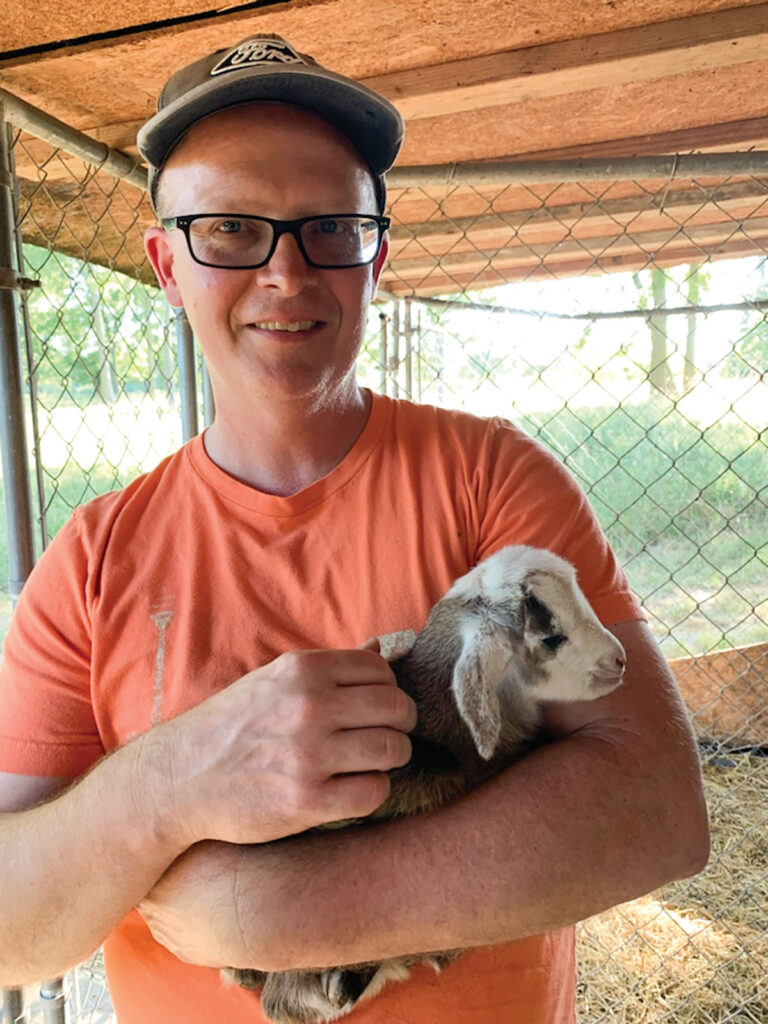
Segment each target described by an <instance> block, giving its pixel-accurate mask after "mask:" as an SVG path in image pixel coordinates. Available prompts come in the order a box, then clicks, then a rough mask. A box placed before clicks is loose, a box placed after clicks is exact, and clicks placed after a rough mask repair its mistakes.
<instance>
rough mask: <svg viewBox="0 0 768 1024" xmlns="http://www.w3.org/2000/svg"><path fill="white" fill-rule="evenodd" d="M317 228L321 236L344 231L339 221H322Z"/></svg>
mask: <svg viewBox="0 0 768 1024" xmlns="http://www.w3.org/2000/svg"><path fill="white" fill-rule="evenodd" d="M317 226H318V230H319V231H320V234H321V235H335V234H338V233H339V232H340V231H341V230H342V226H341V224H339V222H338V221H337V220H321V221H320V222H319V223H318V225H317Z"/></svg>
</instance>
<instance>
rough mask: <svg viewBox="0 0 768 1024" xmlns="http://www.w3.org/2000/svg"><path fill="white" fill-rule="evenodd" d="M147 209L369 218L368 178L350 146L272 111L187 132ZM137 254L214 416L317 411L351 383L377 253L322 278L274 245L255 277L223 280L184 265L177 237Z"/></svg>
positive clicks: (282, 245)
mask: <svg viewBox="0 0 768 1024" xmlns="http://www.w3.org/2000/svg"><path fill="white" fill-rule="evenodd" d="M158 202H159V208H160V215H161V216H162V217H173V216H182V215H185V214H186V215H191V214H200V213H233V214H234V213H240V214H252V215H256V216H264V217H273V218H276V219H283V220H291V219H294V218H297V217H308V216H312V215H319V214H331V213H368V214H372V213H376V212H377V209H376V200H375V195H374V189H373V182H372V180H371V176H370V172H369V171H368V170H367V168H366V167H365V164H364V163H363V162H362V160H361V159H360V157H359V156H358V155H357V153H356V151H355V150H354V148H353V146H352V145H351V143H350V142H348V140H346V139H345V138H344V137H343V136H342V135H341V134H340V133H338V132H337V131H336V130H335V129H334V128H333V127H332V126H331V125H329V124H328V123H327V122H325V121H322V120H321V119H320V118H317V117H315V116H313V115H311V114H309V113H307V112H305V111H302V110H299V109H297V108H295V107H290V106H287V105H285V104H279V103H254V104H247V105H242V106H238V107H233V108H230V109H228V110H224V111H221V112H219V113H218V114H215V115H212V116H211V117H208V118H206V119H204V120H203V121H200V122H198V123H197V124H196V125H194V126H193V127H192V128H191V129H190V131H189V132H188V133H187V135H186V136H185V137H184V138H183V139H182V141H181V142H180V144H179V145H178V146H177V148H176V149H175V150H174V152H173V153H172V154H171V157H170V159H169V161H168V163H167V164H166V166H165V168H164V170H163V172H162V176H161V179H160V193H159V201H158ZM145 244H146V248H147V252H148V254H149V258H150V260H151V261H152V264H153V266H154V268H155V271H156V273H157V276H158V279H159V281H160V283H161V285H162V287H163V289H164V291H165V294H166V296H167V298H168V300H169V302H170V303H171V304H172V305H174V306H183V307H184V309H185V310H186V313H187V317H188V318H189V321H190V323H191V325H192V328H193V330H194V332H195V336H196V337H197V339H198V341H199V343H200V345H201V347H202V349H203V352H204V353H205V356H206V361H207V363H208V368H209V371H210V374H211V380H212V382H213V386H214V391H215V397H216V402H217V407H222V408H223V406H224V404H226V403H227V402H228V400H230V399H235V400H237V398H239V399H240V400H243V399H246V400H248V399H255V398H257V397H264V398H266V397H272V398H279V399H280V400H288V401H290V400H296V399H301V398H308V397H314V398H315V399H317V400H323V399H325V400H327V399H328V398H332V397H333V396H334V395H337V394H340V392H339V388H340V387H344V388H348V387H349V386H350V384H351V383H353V382H354V376H353V375H354V360H355V357H356V355H357V351H358V349H359V347H360V343H361V341H362V338H363V334H364V331H365V325H366V316H367V310H368V305H369V303H370V301H371V298H372V297H373V292H374V290H375V284H376V281H377V280H378V276H379V273H380V271H381V267H382V265H383V262H384V259H385V257H386V251H385V250H386V246H385V247H383V249H382V252H381V253H380V255H379V258H378V259H377V261H376V262H375V263H374V264H372V265H370V266H365V267H354V268H349V269H345V270H338V269H335V270H333V269H332V270H323V269H319V268H315V267H310V266H308V265H307V263H306V261H305V260H304V258H303V256H302V255H301V253H300V251H299V249H298V246H297V244H296V240H295V239H294V238H293V237H291V236H290V235H287V234H284V235H282V236H281V238H280V239H279V241H278V244H277V248H276V250H275V252H274V254H273V256H272V258H271V259H270V261H269V263H267V264H266V265H265V266H263V267H259V268H258V269H255V270H231V269H221V268H214V267H206V266H201V265H200V264H198V263H195V262H194V260H193V259H192V257H191V256H190V254H189V251H188V249H187V243H186V240H185V238H184V235H183V233H182V231H180V230H178V229H175V230H170V231H168V232H165V231H163V230H162V229H160V228H151V229H150V230H149V231H148V232H147V235H146V240H145ZM289 325H292V326H293V328H294V330H291V331H289V330H287V329H286V328H287V327H288V326H289ZM297 325H298V327H299V329H298V330H296V329H295V328H296V326H297Z"/></svg>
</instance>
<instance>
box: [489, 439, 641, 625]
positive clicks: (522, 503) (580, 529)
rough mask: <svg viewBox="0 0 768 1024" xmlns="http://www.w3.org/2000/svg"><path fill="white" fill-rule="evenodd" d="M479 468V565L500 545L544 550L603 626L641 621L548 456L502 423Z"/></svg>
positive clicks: (604, 543)
mask: <svg viewBox="0 0 768 1024" xmlns="http://www.w3.org/2000/svg"><path fill="white" fill-rule="evenodd" d="M486 441H487V445H488V450H487V452H486V457H485V458H484V459H483V460H481V462H480V466H479V468H478V475H477V480H476V487H477V492H478V503H479V508H480V515H481V519H480V524H479V526H480V539H479V548H478V552H477V559H478V561H480V560H482V559H483V558H486V557H487V556H488V555H490V554H492V553H493V552H494V551H497V550H498V549H499V548H501V547H504V546H505V545H506V544H530V545H531V546H532V547H540V548H547V549H548V550H549V551H553V552H554V553H555V554H557V555H560V557H561V558H565V559H566V560H567V561H569V562H571V564H572V565H573V566H574V567H575V568H576V573H577V577H578V581H579V585H580V587H581V589H582V590H583V591H584V593H585V595H586V597H587V599H588V600H589V602H590V604H591V605H592V607H593V608H594V610H595V614H596V615H597V617H598V618H599V619H600V621H601V622H602V623H603V624H604V625H611V624H613V623H616V622H624V621H630V620H638V619H642V618H643V617H644V616H643V613H642V610H641V609H640V606H639V604H638V602H637V600H636V599H635V597H634V595H633V594H632V592H631V591H630V588H629V584H628V582H627V578H626V575H625V574H624V572H623V570H622V569H621V567H620V566H619V565H618V563H617V561H616V557H615V555H614V553H613V551H612V549H611V546H610V544H609V543H608V540H607V538H606V536H605V534H604V533H603V530H602V529H601V527H600V524H599V523H598V521H597V517H596V515H595V513H594V510H593V509H592V506H591V505H590V503H589V501H588V499H587V496H586V495H585V494H584V492H583V490H582V489H581V487H580V486H579V484H578V483H577V482H576V480H575V478H574V477H573V475H572V474H571V472H570V471H569V470H568V469H567V468H566V467H565V466H564V465H563V464H562V462H560V461H559V460H558V459H557V458H556V457H555V456H554V455H553V454H552V453H551V452H550V451H548V450H547V449H546V448H544V447H543V445H541V444H539V443H538V442H537V441H534V440H533V439H532V438H530V437H528V436H527V435H526V434H524V433H523V432H522V431H521V430H519V429H518V428H517V427H515V426H513V425H512V424H510V423H508V422H507V421H505V420H491V421H490V425H489V433H488V436H487V439H486Z"/></svg>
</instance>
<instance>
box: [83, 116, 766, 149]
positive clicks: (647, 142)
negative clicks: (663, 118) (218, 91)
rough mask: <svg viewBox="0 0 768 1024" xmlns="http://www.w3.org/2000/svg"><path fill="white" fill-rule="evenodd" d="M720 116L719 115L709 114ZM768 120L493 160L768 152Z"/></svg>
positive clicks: (689, 129)
mask: <svg viewBox="0 0 768 1024" xmlns="http://www.w3.org/2000/svg"><path fill="white" fill-rule="evenodd" d="M708 113H709V116H717V111H716V110H712V111H709V112H708ZM766 140H768V117H752V118H747V119H745V120H743V121H726V122H724V123H723V124H702V125H696V126H695V127H694V128H680V129H678V130H676V131H671V132H656V133H653V134H650V133H649V134H648V135H633V136H630V137H628V138H626V139H602V140H598V141H596V142H586V143H582V144H581V145H579V146H562V147H560V148H558V149H540V150H536V151H535V152H530V153H514V154H510V155H508V156H498V157H494V160H526V161H528V160H530V161H534V160H535V161H539V160H541V161H546V160H579V159H591V158H605V159H611V158H612V157H621V156H659V155H662V154H664V153H693V152H702V151H705V152H708V153H713V152H718V151H723V150H733V149H768V143H767V142H766ZM102 141H103V142H106V143H107V144H108V145H110V146H113V147H114V148H115V149H124V148H125V147H124V146H119V145H117V144H116V143H114V142H110V141H109V139H106V138H105V139H102Z"/></svg>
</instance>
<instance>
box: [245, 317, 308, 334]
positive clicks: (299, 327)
mask: <svg viewBox="0 0 768 1024" xmlns="http://www.w3.org/2000/svg"><path fill="white" fill-rule="evenodd" d="M319 323H320V321H319V320H296V321H294V322H292V323H286V322H283V321H281V320H259V321H256V322H255V323H253V324H251V326H252V327H255V328H256V329H257V330H259V331H288V332H289V333H290V334H296V333H297V332H298V331H310V330H312V328H313V327H317V326H318V325H319Z"/></svg>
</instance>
